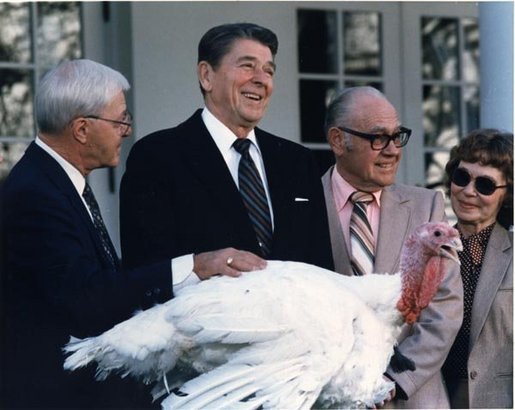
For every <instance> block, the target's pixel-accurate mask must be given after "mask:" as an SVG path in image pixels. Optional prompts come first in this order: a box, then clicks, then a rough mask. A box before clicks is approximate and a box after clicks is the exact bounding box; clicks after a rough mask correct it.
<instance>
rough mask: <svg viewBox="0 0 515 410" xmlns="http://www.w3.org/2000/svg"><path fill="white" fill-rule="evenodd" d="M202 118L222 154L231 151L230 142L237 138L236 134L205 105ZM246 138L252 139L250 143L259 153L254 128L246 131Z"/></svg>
mask: <svg viewBox="0 0 515 410" xmlns="http://www.w3.org/2000/svg"><path fill="white" fill-rule="evenodd" d="M202 120H203V121H204V124H205V126H206V128H207V130H208V131H209V134H211V138H213V140H214V142H215V144H216V146H217V147H218V149H219V150H220V152H221V153H222V155H224V156H225V154H226V153H228V152H230V151H231V147H232V144H233V142H234V140H236V138H237V137H236V135H235V134H234V133H233V132H232V131H231V130H230V129H229V128H228V127H227V126H226V125H225V124H224V123H223V122H221V121H220V120H219V119H218V118H216V117H215V116H214V115H213V114H212V113H211V111H209V109H208V108H207V107H204V109H203V110H202ZM247 139H249V140H250V141H252V145H253V146H254V147H255V148H256V149H257V151H258V153H259V154H260V155H261V151H260V150H259V146H258V144H257V139H256V133H255V132H254V129H252V130H251V131H250V132H249V133H248V135H247Z"/></svg>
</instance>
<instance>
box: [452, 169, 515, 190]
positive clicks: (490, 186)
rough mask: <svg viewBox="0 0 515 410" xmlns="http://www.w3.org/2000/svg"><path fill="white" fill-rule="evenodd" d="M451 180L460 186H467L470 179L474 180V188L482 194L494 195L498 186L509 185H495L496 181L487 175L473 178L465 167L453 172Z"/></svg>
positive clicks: (504, 186)
mask: <svg viewBox="0 0 515 410" xmlns="http://www.w3.org/2000/svg"><path fill="white" fill-rule="evenodd" d="M451 181H452V183H453V184H454V185H457V186H459V187H463V188H464V187H466V186H468V184H470V181H474V189H475V190H476V191H477V192H479V193H480V194H481V195H487V196H488V195H492V194H493V193H494V192H495V191H496V189H498V188H506V187H507V186H508V185H495V181H494V180H493V179H492V178H490V177H487V176H479V177H475V178H472V176H471V175H470V174H469V172H468V171H467V170H466V169H465V168H456V169H455V170H454V172H453V173H452V178H451Z"/></svg>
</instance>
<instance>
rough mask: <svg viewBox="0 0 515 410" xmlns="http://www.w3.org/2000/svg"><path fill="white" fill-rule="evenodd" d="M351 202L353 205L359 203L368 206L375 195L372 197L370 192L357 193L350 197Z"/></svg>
mask: <svg viewBox="0 0 515 410" xmlns="http://www.w3.org/2000/svg"><path fill="white" fill-rule="evenodd" d="M350 200H351V202H352V203H353V204H355V203H357V202H359V203H366V204H367V203H369V202H372V201H373V200H374V195H372V194H371V193H370V192H362V191H355V192H353V193H352V195H351V196H350Z"/></svg>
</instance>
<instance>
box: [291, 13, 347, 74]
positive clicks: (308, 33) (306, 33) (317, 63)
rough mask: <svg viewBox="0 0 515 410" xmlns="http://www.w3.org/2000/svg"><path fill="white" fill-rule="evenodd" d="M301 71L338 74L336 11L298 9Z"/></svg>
mask: <svg viewBox="0 0 515 410" xmlns="http://www.w3.org/2000/svg"><path fill="white" fill-rule="evenodd" d="M297 27H298V36H297V41H298V43H297V44H298V51H299V71H300V72H301V73H323V74H336V72H337V61H338V60H337V56H338V44H337V42H336V38H337V36H336V32H337V26H336V13H335V12H332V11H323V10H297Z"/></svg>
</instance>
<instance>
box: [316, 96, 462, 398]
mask: <svg viewBox="0 0 515 410" xmlns="http://www.w3.org/2000/svg"><path fill="white" fill-rule="evenodd" d="M325 129H326V135H327V139H328V142H329V144H330V146H331V149H332V150H333V153H334V155H335V157H336V165H335V166H334V167H332V168H330V169H329V170H328V171H327V173H326V174H325V175H324V176H323V177H322V182H323V185H324V193H325V198H326V204H327V211H328V217H329V226H330V234H331V244H332V249H333V255H334V264H335V269H336V271H337V272H339V273H342V274H345V275H363V274H369V273H371V272H378V273H381V272H396V271H398V269H399V259H400V253H401V248H402V244H403V242H404V239H405V238H406V237H407V236H408V235H409V234H410V233H411V232H412V231H413V230H414V229H415V228H416V227H417V226H418V225H420V224H423V223H425V222H437V221H444V220H445V219H446V217H445V210H444V201H443V197H442V195H441V193H439V192H436V191H432V190H429V189H424V188H418V187H410V186H406V185H401V184H396V183H395V177H396V173H397V169H398V167H399V162H400V160H401V156H402V148H403V147H404V146H405V145H406V144H407V143H408V140H409V138H410V136H411V130H409V129H408V128H405V127H402V126H401V125H400V121H399V116H398V114H397V111H396V110H395V108H394V107H393V106H392V104H391V103H390V102H389V101H388V100H387V99H386V97H385V96H384V95H383V94H382V93H381V92H379V91H378V90H376V89H375V88H372V87H353V88H348V89H345V90H343V91H342V92H340V93H339V94H337V95H336V97H335V98H334V99H333V101H332V102H331V103H330V104H329V107H328V109H327V114H326V124H325ZM356 198H357V199H356ZM363 244H365V245H366V246H364V245H363ZM462 298H463V289H462V283H461V279H460V275H459V266H458V265H457V264H454V265H452V268H451V269H450V271H449V272H448V274H447V275H446V277H445V279H444V281H443V282H442V284H441V285H440V288H439V289H438V292H437V295H436V296H435V298H434V299H433V301H432V302H431V304H430V305H429V307H428V308H427V309H426V310H424V312H423V313H422V314H421V316H420V318H419V320H418V321H417V322H416V323H415V324H413V325H411V326H408V325H405V328H404V329H403V332H402V333H401V336H400V338H399V341H398V342H399V345H398V350H399V352H400V353H402V354H403V355H404V356H406V357H408V358H410V359H411V360H412V361H413V362H414V364H415V367H416V369H415V370H409V371H405V372H402V373H396V372H395V371H394V370H393V369H392V368H391V367H390V368H389V369H388V371H387V373H386V374H387V376H385V377H388V378H391V379H392V380H393V381H395V385H396V389H395V390H394V391H392V392H391V397H392V400H393V402H392V403H389V404H387V405H386V406H387V407H389V406H393V407H394V408H449V401H448V399H447V395H446V392H445V387H444V385H443V383H442V377H441V374H440V367H441V365H442V363H443V361H444V360H445V358H446V356H447V352H448V351H449V349H450V348H451V345H452V342H453V340H454V337H455V336H456V334H457V332H458V329H459V327H460V325H461V321H462V317H463V309H462V306H461V303H462ZM378 337H380V335H378ZM379 404H382V403H379Z"/></svg>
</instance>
